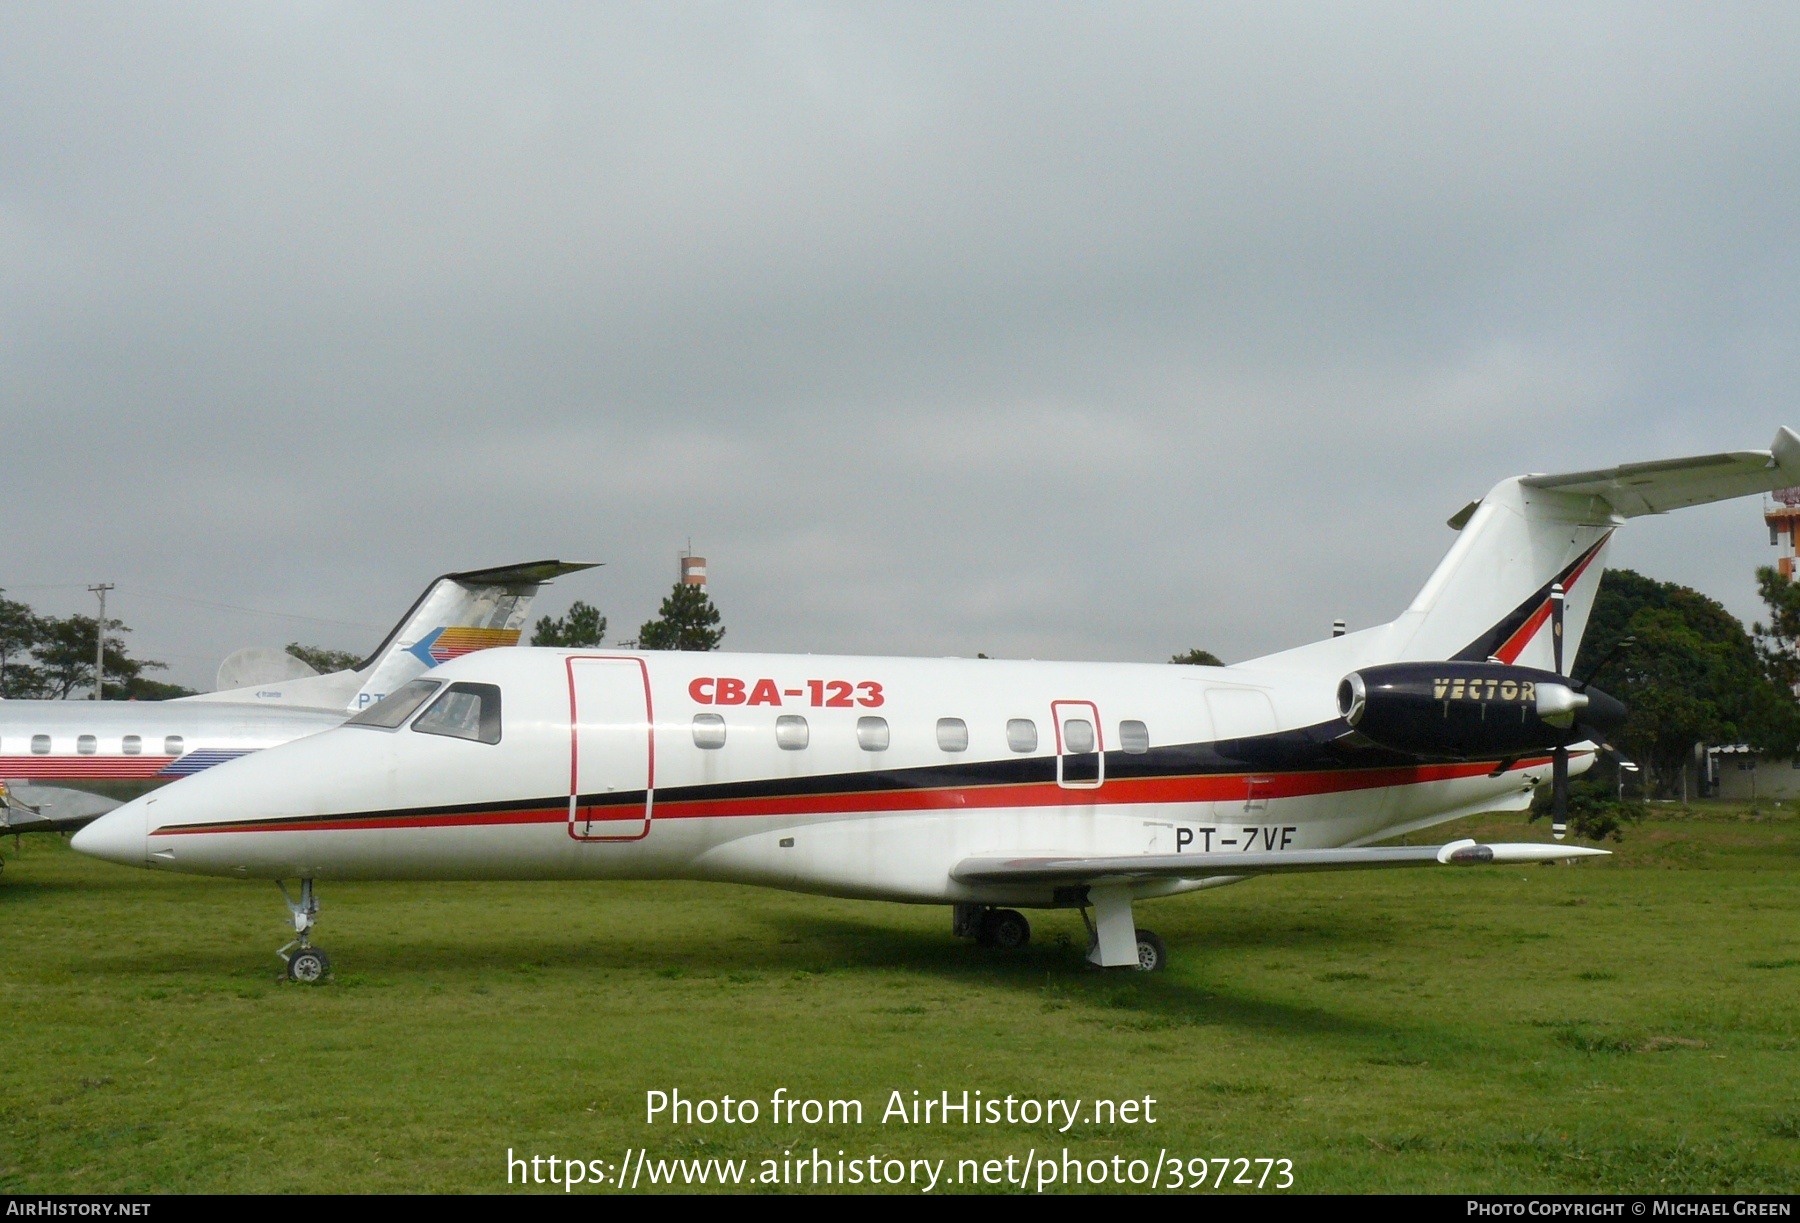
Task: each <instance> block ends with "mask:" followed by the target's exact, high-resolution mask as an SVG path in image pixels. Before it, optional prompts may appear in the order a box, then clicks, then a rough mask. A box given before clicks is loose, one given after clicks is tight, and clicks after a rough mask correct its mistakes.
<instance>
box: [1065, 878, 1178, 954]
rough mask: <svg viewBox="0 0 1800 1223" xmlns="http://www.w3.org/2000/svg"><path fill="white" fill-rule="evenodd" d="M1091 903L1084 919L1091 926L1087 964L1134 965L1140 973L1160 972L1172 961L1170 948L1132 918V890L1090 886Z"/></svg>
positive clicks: (1083, 914)
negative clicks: (1090, 908) (1091, 911)
mask: <svg viewBox="0 0 1800 1223" xmlns="http://www.w3.org/2000/svg"><path fill="white" fill-rule="evenodd" d="M1088 903H1089V904H1090V905H1092V906H1093V909H1094V915H1093V917H1091V918H1090V917H1089V916H1088V911H1087V908H1086V906H1084V907H1083V908H1082V910H1081V920H1082V921H1083V922H1085V923H1086V924H1087V928H1088V954H1087V958H1088V963H1090V964H1093V965H1094V966H1096V967H1098V968H1135V969H1137V970H1138V971H1139V972H1161V971H1162V970H1163V969H1164V968H1167V967H1168V964H1169V949H1168V948H1167V947H1166V946H1164V945H1163V941H1162V939H1160V938H1158V937H1157V936H1156V933H1155V932H1154V931H1151V930H1146V929H1144V928H1143V927H1142V926H1139V925H1137V924H1136V923H1135V922H1134V921H1132V918H1131V893H1130V892H1128V891H1126V890H1125V889H1123V888H1107V887H1099V888H1089V889H1088Z"/></svg>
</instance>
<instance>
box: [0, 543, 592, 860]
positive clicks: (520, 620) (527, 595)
mask: <svg viewBox="0 0 1800 1223" xmlns="http://www.w3.org/2000/svg"><path fill="white" fill-rule="evenodd" d="M591 568H593V566H592V565H581V564H565V563H563V562H562V561H531V562H527V563H524V564H518V565H503V566H500V567H498V568H494V569H476V570H470V571H468V572H465V573H447V574H445V575H443V576H442V577H440V578H438V579H436V580H435V581H433V582H432V583H431V585H429V586H427V587H426V588H425V593H424V594H422V595H420V596H419V597H418V599H417V600H416V601H415V602H414V603H413V605H412V607H411V608H409V609H408V610H407V612H406V614H405V615H404V616H402V617H401V618H400V622H399V623H398V624H396V625H394V627H393V629H392V630H390V631H389V632H388V635H387V636H386V637H385V638H383V639H382V642H381V644H380V645H379V646H377V647H376V648H375V652H374V653H373V654H371V655H370V656H369V657H368V658H367V659H365V660H364V661H363V662H360V663H358V664H357V665H356V666H355V667H352V668H349V669H348V670H344V671H337V672H333V673H332V674H330V675H320V674H319V673H318V672H316V671H314V670H313V668H312V667H310V666H308V665H307V664H306V663H304V662H302V661H301V660H300V659H298V658H295V657H294V656H293V655H291V654H288V653H285V652H283V651H280V650H268V649H257V648H254V647H252V648H250V649H244V650H239V651H238V652H237V653H235V654H233V655H231V657H229V658H227V659H226V660H225V661H224V663H222V664H221V665H220V667H219V676H218V691H215V692H208V693H203V694H201V695H199V696H191V697H180V698H177V699H175V700H170V701H0V833H19V832H66V831H70V830H73V829H76V828H79V827H81V826H82V825H84V824H86V823H88V822H89V821H91V820H93V819H94V818H95V817H97V816H99V815H100V814H102V813H103V812H106V811H109V810H111V809H113V808H115V807H117V806H119V805H120V803H119V798H118V795H119V794H120V793H124V794H127V795H131V794H134V793H141V792H143V791H144V790H147V789H150V788H152V787H156V786H161V785H164V784H166V783H168V782H170V781H174V780H176V779H178V778H182V777H189V776H192V775H193V774H195V773H198V772H200V771H201V770H203V769H209V768H212V767H213V766H215V765H219V764H223V763H224V762H225V761H227V760H234V759H236V758H237V757H239V756H244V755H247V754H249V753H250V752H255V751H262V750H264V749H266V748H271V747H274V746H275V745H277V744H280V743H287V742H289V741H290V740H293V739H297V738H299V737H301V736H303V735H311V734H316V733H318V732H319V731H321V730H329V729H330V728H331V727H334V726H339V725H342V724H343V721H344V719H346V718H348V717H350V716H351V715H352V714H354V713H356V712H358V711H359V710H362V709H367V708H369V707H370V706H372V705H374V704H375V703H376V702H377V701H379V700H380V699H381V698H382V697H384V696H386V695H387V694H388V693H390V692H392V691H394V690H395V689H396V688H399V687H401V686H402V685H404V684H405V683H407V681H409V680H411V679H413V678H415V677H417V676H419V675H421V674H423V673H424V672H426V671H428V670H430V669H431V668H433V667H435V666H437V665H438V664H440V663H442V662H447V661H449V660H450V659H452V658H460V657H461V656H462V655H464V654H468V653H472V652H474V651H476V650H484V649H488V648H489V647H492V646H510V645H514V644H516V643H517V642H518V640H519V634H520V632H521V630H522V629H523V627H524V624H525V620H526V617H527V615H528V614H529V613H530V611H531V604H532V600H533V599H534V598H535V597H536V596H537V592H538V588H539V587H540V586H541V585H543V584H544V583H545V582H548V581H550V580H551V579H552V578H555V577H560V576H561V575H563V574H566V573H576V572H579V571H580V570H583V569H591ZM96 791H97V792H96Z"/></svg>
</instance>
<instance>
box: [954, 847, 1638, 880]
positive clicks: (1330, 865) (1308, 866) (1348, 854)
mask: <svg viewBox="0 0 1800 1223" xmlns="http://www.w3.org/2000/svg"><path fill="white" fill-rule="evenodd" d="M1606 856H1608V851H1607V850H1604V849H1585V848H1582V847H1579V846H1570V845H1544V844H1540V843H1535V842H1526V843H1517V844H1500V845H1480V844H1477V843H1476V842H1474V841H1452V842H1451V843H1450V844H1448V845H1400V846H1390V847H1386V848H1376V849H1289V850H1275V851H1272V852H1263V851H1252V852H1247V853H1228V854H1129V855H1123V856H1120V857H1109V858H965V859H964V860H963V861H961V862H959V863H957V864H956V866H955V868H954V869H952V870H951V872H950V877H951V878H952V879H955V880H956V881H957V882H958V883H1053V884H1065V885H1066V884H1089V885H1095V884H1126V883H1139V882H1148V881H1150V880H1153V879H1205V878H1211V877H1214V876H1218V875H1272V874H1289V873H1299V872H1302V871H1360V870H1377V869H1383V868H1388V867H1399V866H1439V865H1446V864H1447V865H1453V866H1479V865H1483V864H1487V863H1500V864H1503V865H1504V864H1509V863H1524V862H1566V861H1569V860H1571V859H1575V858H1595V857H1606Z"/></svg>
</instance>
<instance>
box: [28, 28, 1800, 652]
mask: <svg viewBox="0 0 1800 1223" xmlns="http://www.w3.org/2000/svg"><path fill="white" fill-rule="evenodd" d="M1797 27H1800V16H1797V15H1796V14H1795V12H1794V11H1793V10H1792V9H1790V8H1788V7H1785V6H1778V5H1740V6H1722V7H1714V8H1710V9H1708V10H1706V11H1705V12H1700V11H1698V10H1692V9H1687V8H1682V7H1676V6H1669V7H1656V6H1645V5H1619V6H1604V5H1597V6H1588V7H1582V8H1575V9H1571V8H1567V7H1565V6H1543V7H1538V8H1520V7H1518V6H1490V7H1479V6H1462V7H1460V8H1457V9H1455V10H1436V9H1429V8H1414V7H1407V6H1342V7H1332V6H1323V5H1295V6H1289V7H1281V6H1261V7H1258V8H1255V9H1244V10H1224V9H1213V8H1202V7H1173V6H1171V7H1166V8H1154V7H1148V6H1146V7H1138V8H1133V9H1127V10H1121V9H1119V8H1117V7H1115V6H1101V5H1089V6H1082V5H992V6H982V7H978V8H970V7H969V6H953V5H944V6H929V5H905V6H883V5H859V6H849V7H843V6H809V5H764V6H756V7H751V6H728V5H689V6H674V5H665V6H657V7H654V8H644V7H634V6H590V5H583V6H568V7H551V6H537V7H532V8H528V9H523V10H520V9H509V8H501V7H498V6H480V5H461V6H441V5H431V6H400V5H395V6H379V7H341V8H340V7H333V6H298V5H293V6H266V7H255V8H253V7H250V6H240V5H218V6H184V7H182V8H179V9H157V8H149V9H143V8H130V7H120V8H115V7H97V6H96V7H82V6H73V5H66V4H57V5H49V4H44V5H14V6H11V7H9V8H8V9H6V10H5V11H4V13H0V413H3V415H4V423H5V436H6V439H7V447H8V453H9V464H8V478H7V479H6V481H5V482H4V485H3V491H0V507H3V508H4V510H5V521H6V523H7V526H8V544H7V547H6V550H5V553H4V556H5V559H6V563H5V565H4V566H0V585H15V584H27V583H29V582H32V581H37V582H63V581H67V582H74V581H78V580H79V581H86V580H100V579H112V580H117V581H119V582H120V584H121V586H122V588H125V590H126V591H127V592H128V591H129V589H130V588H131V587H132V585H133V584H134V583H135V584H136V585H137V586H138V587H140V588H144V589H160V590H181V589H185V590H189V591H192V592H193V593H195V594H198V595H201V596H203V597H207V598H211V599H214V600H217V601H227V602H238V603H254V604H256V605H258V606H265V607H274V608H279V609H281V610H286V611H293V612H300V613H308V614H316V615H321V616H327V617H330V618H336V619H345V620H352V621H356V622H358V623H384V622H386V621H387V620H389V619H391V618H392V617H393V616H394V615H397V614H398V611H399V610H400V608H401V607H403V606H404V605H405V602H406V601H407V600H408V599H409V598H410V597H411V595H412V594H413V593H414V592H415V590H416V588H417V587H418V586H419V585H420V584H421V583H422V582H423V581H424V580H425V579H426V578H427V577H429V576H430V575H431V574H433V573H436V572H440V571H442V570H445V569H451V568H460V567H465V566H468V565H473V564H483V563H490V562H494V561H500V560H508V559H518V558H521V557H524V556H527V555H540V554H542V555H548V554H554V553H559V552H560V553H562V554H565V555H571V556H577V557H594V558H598V559H605V560H607V561H609V567H608V568H607V569H605V570H602V571H601V572H600V573H599V574H598V575H588V576H585V577H581V578H575V579H570V580H568V581H567V582H565V583H564V584H563V585H562V586H559V587H558V588H557V589H556V591H555V592H554V594H553V595H552V596H551V597H550V598H549V599H547V604H548V606H549V609H551V610H555V608H556V607H558V606H560V605H561V603H566V602H567V600H568V599H570V598H574V597H583V598H589V599H590V600H592V601H596V602H599V603H601V604H602V605H603V606H604V607H605V608H606V609H607V610H608V612H609V613H610V614H611V615H612V616H613V622H614V624H615V626H618V627H624V628H630V627H634V626H635V624H636V623H637V622H638V621H639V620H641V619H642V618H644V617H645V616H647V615H648V614H649V612H650V611H651V610H652V609H653V607H654V604H655V601H656V599H657V598H658V597H659V596H660V594H661V593H662V592H663V591H664V590H666V588H667V585H668V583H669V582H670V581H672V580H673V577H674V572H673V557H672V553H673V552H674V550H675V549H676V548H677V547H679V546H680V545H681V543H682V542H683V541H684V540H685V539H686V537H687V536H689V535H690V534H691V535H692V536H693V537H694V541H695V546H696V548H697V549H698V550H700V551H702V552H704V553H706V554H707V555H709V557H711V559H712V562H713V564H712V569H713V574H714V584H715V594H716V595H717V597H718V598H719V600H720V602H721V604H722V605H723V607H724V608H725V612H726V618H727V623H728V625H729V626H730V630H731V633H730V637H729V638H728V642H729V644H731V645H733V646H736V647H740V648H753V647H767V648H782V649H817V650H825V649H842V650H890V649H891V650H897V651H901V652H920V653H973V652H975V651H976V650H986V651H987V652H989V653H1008V654H1035V655H1037V656H1050V655H1067V656H1076V657H1108V658H1159V657H1165V656H1166V655H1167V654H1168V653H1170V652H1172V651H1174V650H1176V649H1184V648H1187V647H1188V646H1190V645H1204V646H1207V647H1209V648H1212V649H1215V650H1217V651H1218V652H1220V653H1222V654H1224V655H1226V656H1227V657H1233V656H1236V657H1242V656H1246V655H1249V654H1253V653H1258V652H1262V651H1266V650H1269V649H1274V648H1279V647H1280V646H1282V645H1284V644H1289V643H1292V642H1295V641H1298V640H1303V639H1305V638H1307V637H1309V636H1312V635H1316V634H1317V633H1320V632H1322V631H1324V629H1325V626H1326V625H1328V624H1329V621H1330V619H1331V618H1332V617H1333V616H1334V615H1339V614H1342V615H1345V616H1347V617H1348V618H1350V619H1351V620H1352V621H1353V622H1355V623H1368V622H1371V621H1373V620H1375V619H1377V618H1385V617H1386V616H1388V615H1391V614H1393V612H1394V611H1395V610H1397V609H1398V608H1399V607H1400V606H1402V605H1403V604H1404V603H1405V601H1406V599H1407V598H1409V597H1410V595H1411V594H1412V592H1413V591H1414V590H1415V589H1416V588H1417V586H1418V585H1419V584H1420V583H1421V582H1422V581H1423V578H1424V576H1425V574H1426V572H1428V570H1429V568H1430V566H1431V565H1432V564H1433V563H1434V562H1435V560H1436V558H1437V556H1438V555H1440V554H1441V552H1442V550H1443V548H1445V547H1446V546H1447V545H1448V542H1449V533H1448V532H1447V531H1445V530H1444V529H1443V528H1442V526H1441V525H1440V524H1441V523H1442V520H1443V519H1444V517H1445V516H1447V515H1448V514H1449V513H1450V512H1451V511H1452V510H1454V509H1455V508H1456V507H1457V506H1459V505H1461V504H1462V502H1463V501H1465V500H1466V499H1467V498H1469V497H1471V496H1475V495H1478V494H1479V493H1480V492H1481V491H1483V490H1484V489H1485V488H1486V487H1487V485H1488V484H1489V483H1491V482H1492V481H1493V480H1495V479H1498V478H1500V477H1502V476H1504V475H1508V474H1511V473H1513V472H1515V471H1521V470H1534V469H1535V470H1542V469H1546V468H1553V467H1554V468H1561V467H1580V466H1589V465H1596V464H1601V463H1609V462H1615V461H1622V460H1627V459H1633V458H1641V457H1654V456H1657V455H1661V454H1673V453H1681V452H1686V451H1691V450H1705V449H1714V448H1719V447H1725V446H1740V445H1762V444H1765V443H1766V441H1767V437H1768V434H1769V433H1770V432H1771V431H1772V429H1773V427H1774V425H1775V424H1777V423H1782V422H1784V421H1785V422H1789V423H1800V418H1797V416H1796V414H1795V412H1794V410H1793V405H1794V401H1795V396H1794V393H1793V389H1794V385H1795V382H1796V374H1797V372H1800V371H1797V370H1796V359H1797V358H1796V353H1797V352H1800V346H1796V344H1795V342H1794V340H1795V336H1794V329H1795V324H1794V319H1795V305H1796V302H1795V289H1794V286H1795V284H1796V278H1795V276H1794V275H1793V273H1794V271H1795V264H1796V258H1797V254H1800V244H1797V242H1796V233H1795V226H1794V222H1793V208H1792V203H1791V201H1792V200H1793V199H1794V198H1795V189H1796V187H1797V186H1800V181H1797V180H1800V147H1797V144H1800V126H1797V124H1796V119H1797V118H1800V82H1797V81H1796V79H1795V77H1794V75H1793V73H1792V71H1791V65H1792V63H1793V60H1794V53H1795V51H1796V49H1797V44H1800V28H1797ZM1755 519H1756V512H1755V510H1754V508H1753V507H1750V506H1745V505H1739V506H1731V507H1722V508H1720V509H1718V510H1712V511H1705V512H1702V513H1697V514H1694V515H1690V516H1686V517H1683V516H1675V517H1672V518H1671V519H1669V520H1668V521H1667V522H1661V521H1659V522H1654V523H1643V524H1636V525H1634V527H1633V528H1632V529H1631V531H1629V532H1627V533H1626V535H1625V537H1624V538H1623V539H1622V540H1621V546H1620V556H1621V557H1622V558H1625V559H1628V560H1629V561H1630V563H1634V564H1638V565H1640V566H1642V567H1644V568H1646V569H1648V570H1650V571H1652V572H1655V573H1658V574H1660V575H1664V576H1669V577H1675V578H1679V579H1681V580H1686V581H1692V582H1694V583H1696V584H1698V585H1701V586H1702V587H1703V588H1705V589H1707V590H1709V591H1711V592H1713V593H1715V594H1718V595H1720V596H1721V597H1724V598H1726V599H1727V601H1728V603H1729V604H1730V605H1731V606H1732V607H1733V608H1734V610H1737V611H1739V612H1740V613H1741V614H1746V615H1749V614H1753V613H1754V611H1755V608H1754V606H1753V602H1752V599H1753V596H1752V594H1751V586H1750V568H1751V566H1753V565H1754V564H1756V563H1759V562H1760V561H1761V560H1763V559H1764V552H1763V550H1762V547H1761V539H1760V535H1759V524H1758V523H1757V522H1756V521H1755ZM46 597H50V596H46ZM56 597H61V596H56ZM70 597H72V598H77V597H85V596H79V595H75V596H70ZM121 599H122V600H124V604H123V605H124V607H125V608H126V614H127V618H128V619H131V620H132V622H133V623H134V624H136V625H138V627H139V630H140V631H139V641H138V645H139V646H140V648H142V649H143V650H145V651H146V652H149V653H153V654H154V653H157V652H158V651H161V652H162V653H163V654H165V655H167V656H169V657H170V658H171V660H172V661H173V660H174V659H175V658H176V657H178V656H179V657H182V658H191V659H205V658H216V657H217V656H218V655H220V654H222V653H223V652H225V651H226V650H228V649H229V648H231V647H232V646H234V645H237V644H240V643H242V642H243V641H247V640H251V639H256V640H266V641H281V640H287V639H289V638H291V637H292V636H296V635H302V636H303V635H306V632H307V631H310V630H309V629H308V626H307V625H305V624H304V623H302V624H299V625H298V626H296V624H295V623H292V622H271V621H262V620H255V619H251V620H239V621H235V622H234V621H230V620H229V619H228V618H225V619H221V618H219V617H216V616H214V615H212V614H211V613H206V612H202V611H197V610H190V611H182V610H180V609H179V605H173V604H159V603H156V602H154V601H149V600H146V601H143V602H142V603H141V604H140V605H133V604H132V603H131V602H130V596H129V593H126V594H122V595H121ZM559 600H560V601H561V603H559V602H558V601H559ZM321 631H324V630H323V629H322V630H321ZM333 631H335V630H333ZM343 631H344V633H345V634H346V638H345V639H340V640H339V641H337V642H334V643H337V644H344V645H346V646H354V645H357V644H362V643H361V642H359V641H354V640H348V639H347V638H349V637H354V636H355V632H356V631H355V630H348V629H346V630H343ZM182 675H183V677H184V678H187V679H188V680H189V681H190V682H195V681H201V680H204V679H206V678H207V677H208V676H209V675H210V667H208V666H203V665H201V664H200V663H198V662H195V663H193V664H192V665H191V666H190V665H188V664H186V663H184V664H183V670H182Z"/></svg>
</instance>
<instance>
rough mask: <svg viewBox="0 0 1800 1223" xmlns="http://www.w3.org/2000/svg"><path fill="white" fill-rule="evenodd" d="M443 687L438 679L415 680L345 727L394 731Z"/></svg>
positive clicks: (357, 716)
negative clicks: (372, 727) (364, 727)
mask: <svg viewBox="0 0 1800 1223" xmlns="http://www.w3.org/2000/svg"><path fill="white" fill-rule="evenodd" d="M443 686H444V683H443V681H442V680H436V679H415V680H414V681H413V682H412V683H410V684H402V685H400V687H398V688H396V689H394V690H393V691H392V692H390V693H388V694H387V695H386V696H384V697H382V698H381V699H380V700H379V701H376V702H375V703H374V704H373V705H371V706H369V707H368V708H367V709H365V710H363V711H362V712H361V713H359V714H357V715H356V716H355V717H354V718H351V719H350V720H349V721H348V722H346V723H344V725H346V726H378V727H380V728H381V729H382V730H393V729H394V728H395V727H396V726H398V725H400V723H402V722H404V721H406V719H408V718H410V717H411V716H412V715H413V711H414V710H416V709H418V707H419V706H421V705H423V704H424V703H425V702H426V701H427V700H428V699H430V697H431V694H432V693H434V692H436V691H437V690H438V689H439V688H442V687H443Z"/></svg>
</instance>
